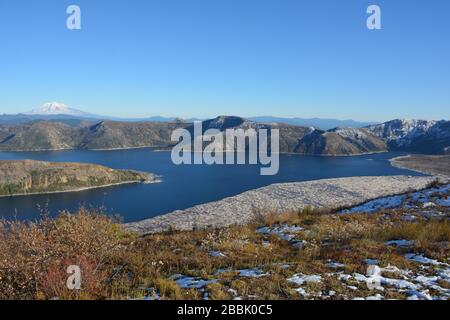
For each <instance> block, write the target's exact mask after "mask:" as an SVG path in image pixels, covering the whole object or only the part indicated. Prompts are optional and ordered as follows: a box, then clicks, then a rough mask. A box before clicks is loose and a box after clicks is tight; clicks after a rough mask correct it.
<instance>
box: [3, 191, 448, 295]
mask: <svg viewBox="0 0 450 320" xmlns="http://www.w3.org/2000/svg"><path fill="white" fill-rule="evenodd" d="M449 195H450V186H449V185H442V186H437V185H436V186H433V187H431V186H430V188H429V189H427V190H424V191H420V192H413V193H410V194H407V195H406V198H405V201H403V202H398V201H396V198H395V197H388V198H384V199H379V200H377V201H372V202H369V203H367V204H364V205H362V206H358V207H354V208H349V209H347V210H345V211H342V212H336V211H334V212H333V211H329V210H324V209H322V210H314V209H311V208H305V209H303V210H299V211H295V210H291V211H287V212H284V213H282V214H269V215H266V216H260V217H259V218H257V219H255V220H254V221H252V222H250V223H247V224H245V225H242V226H231V227H228V228H223V229H206V230H197V231H189V232H187V231H186V232H175V231H169V232H166V233H158V234H154V235H151V236H146V237H142V238H140V237H137V236H136V235H135V234H133V233H129V232H127V231H125V230H124V229H122V227H121V226H120V225H119V224H116V223H115V222H114V221H112V220H110V219H109V218H107V217H105V216H102V215H99V214H95V213H94V214H91V213H87V212H86V211H85V210H83V209H82V210H81V211H80V212H78V213H77V214H75V215H70V214H68V213H63V214H62V215H61V216H60V217H59V218H57V219H56V220H48V219H44V220H43V221H41V222H38V223H29V224H24V223H20V222H6V221H4V222H3V223H0V231H1V232H0V237H1V238H0V298H3V299H53V298H60V299H80V298H83V299H245V300H247V299H248V300H253V299H330V300H342V299H367V300H381V299H419V300H430V299H439V300H448V299H449V298H450V261H449V257H450V248H449V245H448V244H449V242H450V223H449V218H450V211H449V205H450V203H449ZM400 203H402V204H401V205H400ZM369 213H370V214H369ZM74 264H75V265H78V266H80V268H81V270H82V288H81V290H78V291H70V290H68V289H67V288H66V280H67V274H66V268H67V266H69V265H74Z"/></svg>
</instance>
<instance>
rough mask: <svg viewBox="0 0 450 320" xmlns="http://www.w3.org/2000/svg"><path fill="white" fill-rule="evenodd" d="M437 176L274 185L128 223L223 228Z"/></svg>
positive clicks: (158, 228)
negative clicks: (270, 214) (273, 213)
mask: <svg viewBox="0 0 450 320" xmlns="http://www.w3.org/2000/svg"><path fill="white" fill-rule="evenodd" d="M434 179H435V178H434V177H410V176H390V177H389V176H388V177H386V176H380V177H351V178H338V179H325V180H315V181H307V182H297V183H282V184H274V185H270V186H267V187H263V188H260V189H256V190H251V191H247V192H244V193H242V194H239V195H237V196H234V197H229V198H225V199H222V200H220V201H216V202H211V203H207V204H202V205H198V206H195V207H192V208H189V209H186V210H177V211H174V212H172V213H169V214H166V215H162V216H158V217H154V218H151V219H147V220H143V221H140V222H134V223H128V224H126V225H125V227H126V228H127V229H129V230H132V231H135V232H138V233H139V234H152V233H158V232H162V231H167V230H170V229H172V230H186V231H187V230H194V229H203V228H223V227H228V226H230V225H234V224H243V223H248V222H249V221H251V220H252V219H254V218H255V217H256V216H257V215H260V214H266V213H269V212H283V211H287V210H298V209H302V208H304V207H306V206H312V207H315V208H329V209H336V208H340V207H347V206H348V207H349V206H355V205H358V204H361V203H364V202H366V201H368V200H372V199H376V198H380V197H385V196H389V195H394V194H402V193H406V192H409V191H411V190H420V189H424V188H426V186H427V184H429V183H430V182H432V181H433V180H434Z"/></svg>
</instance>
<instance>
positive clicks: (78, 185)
mask: <svg viewBox="0 0 450 320" xmlns="http://www.w3.org/2000/svg"><path fill="white" fill-rule="evenodd" d="M144 181H155V176H153V175H151V174H147V173H141V172H135V171H131V170H114V169H110V168H107V167H103V166H99V165H93V164H81V163H51V162H43V161H32V160H20V161H0V196H10V195H16V194H30V193H46V192H59V191H75V190H79V189H83V188H93V187H101V186H107V185H113V184H122V183H131V182H144Z"/></svg>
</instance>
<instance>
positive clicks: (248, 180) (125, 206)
mask: <svg viewBox="0 0 450 320" xmlns="http://www.w3.org/2000/svg"><path fill="white" fill-rule="evenodd" d="M398 155H400V154H399V153H383V154H374V155H364V156H355V157H317V156H301V155H281V156H280V171H279V173H278V174H277V175H275V176H261V175H260V174H259V173H260V167H259V166H254V165H213V166H207V165H181V166H176V165H174V164H172V162H171V159H170V153H169V152H158V151H153V150H151V149H135V150H120V151H53V152H17V153H9V152H0V160H12V159H33V160H44V161H56V162H85V163H95V164H101V165H105V166H109V167H112V168H116V169H135V170H141V171H147V172H152V173H155V174H158V175H161V176H163V182H162V183H159V184H130V185H122V186H115V187H108V188H100V189H93V190H86V191H82V192H75V193H59V194H46V195H30V196H20V197H5V198H0V216H3V217H6V218H14V217H15V218H17V219H20V220H29V219H35V218H37V217H39V215H40V210H39V209H38V206H41V207H48V209H49V211H50V214H51V215H52V216H54V215H57V214H58V212H59V211H60V210H64V209H67V210H71V211H73V210H76V209H77V208H79V207H80V206H82V205H85V206H88V207H95V208H97V207H103V208H104V209H105V210H106V212H107V213H109V214H119V215H120V216H122V217H123V219H124V221H125V222H131V221H138V220H142V219H145V218H149V217H154V216H157V215H161V214H165V213H168V212H171V211H174V210H177V209H186V208H189V207H192V206H194V205H197V204H202V203H207V202H210V201H215V200H220V199H223V198H225V197H229V196H233V195H236V194H239V193H242V192H244V191H247V190H251V189H255V188H259V187H263V186H267V185H270V184H273V183H280V182H295V181H306V180H315V179H324V178H336V177H350V176H375V175H398V174H407V175H419V174H418V173H415V172H412V171H408V170H403V169H397V168H394V167H392V166H391V165H390V163H389V161H388V160H389V159H390V158H392V157H395V156H398Z"/></svg>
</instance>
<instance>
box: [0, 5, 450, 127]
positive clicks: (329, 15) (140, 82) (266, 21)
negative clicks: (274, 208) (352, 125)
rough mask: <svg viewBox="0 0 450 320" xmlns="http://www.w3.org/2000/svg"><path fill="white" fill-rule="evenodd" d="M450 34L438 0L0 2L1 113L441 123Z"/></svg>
mask: <svg viewBox="0 0 450 320" xmlns="http://www.w3.org/2000/svg"><path fill="white" fill-rule="evenodd" d="M70 4H77V5H79V6H80V8H81V12H82V30H79V31H70V30H68V29H67V28H66V18H67V14H66V8H67V6H68V5H70ZM370 4H378V5H379V6H380V7H381V9H382V26H383V29H382V30H380V31H370V30H368V29H367V28H366V18H367V14H366V9H367V7H368V5H370ZM449 39H450V1H447V0H409V1H406V0H395V1H391V0H390V1H381V0H373V1H363V0H345V1H335V0H326V1H325V0H128V1H122V0H114V1H113V0H110V1H106V0H95V1H93V0H72V1H64V0H54V1H50V0H41V1H31V0H30V1H23V0H1V1H0V113H17V112H25V111H28V110H29V109H32V108H35V107H38V106H40V105H41V104H43V103H45V102H48V101H59V102H63V103H66V104H68V105H69V106H71V107H75V108H78V109H82V110H84V111H87V112H90V113H96V114H107V115H114V116H127V117H140V116H152V115H165V116H180V117H191V116H195V117H211V116H216V115H219V114H229V115H231V114H233V115H241V116H256V115H275V116H287V117H294V116H296V117H327V118H339V119H346V118H352V119H356V120H376V121H383V120H389V119H393V118H398V117H402V118H403V117H407V118H424V119H449V118H450V117H449V113H450V111H449V110H450V41H449Z"/></svg>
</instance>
